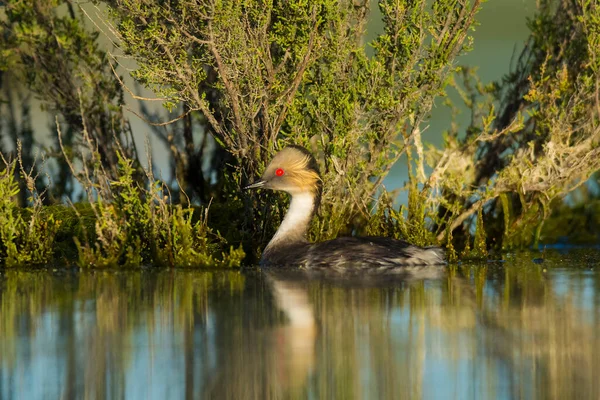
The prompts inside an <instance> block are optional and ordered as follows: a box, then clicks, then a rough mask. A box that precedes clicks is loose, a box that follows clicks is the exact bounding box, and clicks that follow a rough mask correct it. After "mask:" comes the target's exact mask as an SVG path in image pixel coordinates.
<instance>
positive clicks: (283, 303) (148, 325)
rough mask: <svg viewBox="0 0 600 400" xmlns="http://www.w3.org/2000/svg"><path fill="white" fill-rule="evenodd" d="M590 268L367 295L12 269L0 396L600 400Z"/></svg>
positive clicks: (0, 307)
mask: <svg viewBox="0 0 600 400" xmlns="http://www.w3.org/2000/svg"><path fill="white" fill-rule="evenodd" d="M594 260H595V259H590V260H586V259H583V260H582V259H581V258H578V257H572V258H567V260H566V261H565V259H564V258H562V256H559V255H549V256H546V259H545V260H544V262H543V263H542V264H535V263H533V262H532V261H531V258H530V257H519V258H516V259H510V260H508V261H507V262H506V263H505V265H499V264H490V263H485V264H470V265H461V266H457V267H455V268H453V269H450V270H449V271H448V273H447V274H446V275H445V276H443V277H442V278H440V279H429V280H410V281H406V280H405V281H398V282H390V283H387V284H385V285H381V284H377V285H371V286H364V285H363V284H361V283H360V282H356V281H354V282H343V281H333V282H331V281H327V280H323V279H319V280H311V279H302V278H299V277H298V276H287V275H285V274H276V275H275V274H265V273H262V272H254V271H249V272H245V273H240V272H234V271H218V272H211V271H208V272H207V271H192V270H187V271H186V270H163V271H160V272H157V271H140V270H136V271H127V272H120V271H102V272H90V271H83V272H78V273H71V272H65V271H59V272H55V273H49V272H48V271H41V272H36V271H14V270H7V271H5V273H3V275H1V278H0V288H1V289H0V335H2V338H3V340H2V341H1V342H0V343H1V344H0V397H3V398H10V397H11V396H12V395H14V394H15V393H24V394H31V395H35V392H30V391H31V390H34V389H32V388H29V384H28V383H26V382H30V381H31V379H35V380H36V381H39V382H40V387H43V388H44V390H45V392H44V393H46V394H47V395H54V396H66V397H67V398H71V397H75V398H83V397H90V396H92V397H103V398H104V397H127V396H131V395H137V396H138V397H161V396H163V397H164V396H167V395H170V396H175V397H183V396H184V395H185V396H186V397H187V398H198V397H203V398H211V397H218V398H287V397H291V398H299V397H302V398H306V397H318V398H356V397H371V398H422V397H426V398H429V397H432V396H435V395H440V394H441V393H444V395H447V396H449V397H454V398H465V397H473V398H515V397H527V398H536V397H537V398H590V397H597V396H598V395H599V394H600V388H599V386H598V384H597V382H596V379H594V375H593V372H594V371H595V370H596V368H597V367H598V366H599V365H598V363H599V361H598V360H600V340H599V339H598V337H597V335H596V334H595V332H596V331H597V330H598V329H599V328H600V318H599V317H600V314H599V313H598V307H597V305H598V304H600V297H599V296H598V293H599V291H598V289H599V288H598V285H599V283H600V275H598V273H597V272H595V271H592V270H590V269H589V268H588V267H591V266H593V265H594V263H595V262H596V261H594ZM565 262H566V263H568V265H569V266H571V267H573V268H570V269H569V270H562V269H559V268H555V266H556V265H563V266H564V265H565ZM48 343H51V345H48ZM38 346H41V347H38ZM40 349H41V350H40ZM45 360H50V361H45ZM45 362H46V363H47V362H50V364H51V365H53V366H54V367H53V368H50V369H40V367H39V366H40V365H41V366H43V365H45V364H44V363H45ZM36 365H37V366H38V367H37V368H36ZM431 382H436V384H435V385H432V384H431ZM28 390H29V391H28Z"/></svg>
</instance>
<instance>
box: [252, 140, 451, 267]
mask: <svg viewBox="0 0 600 400" xmlns="http://www.w3.org/2000/svg"><path fill="white" fill-rule="evenodd" d="M322 188H323V181H322V179H321V174H320V172H319V167H318V164H317V161H316V160H315V158H314V157H313V155H312V154H311V153H310V152H309V151H308V150H306V149H305V148H304V147H302V146H298V145H290V146H287V147H285V148H283V149H282V150H281V151H279V152H278V153H277V154H275V156H274V157H273V159H272V160H271V162H270V163H269V164H268V165H267V167H266V169H265V171H264V173H263V174H262V177H261V178H260V179H259V180H258V181H256V182H254V183H252V184H250V185H248V186H246V187H245V188H244V189H270V190H274V191H283V192H286V193H288V194H289V195H290V196H291V201H290V206H289V209H288V211H287V213H286V214H285V217H284V218H283V221H282V222H281V225H280V226H279V228H278V229H277V231H276V232H275V235H274V236H273V237H272V238H271V240H270V241H269V243H268V244H267V246H266V247H265V249H264V251H263V253H262V257H261V259H260V265H261V266H262V267H275V266H299V267H301V268H305V269H328V270H335V271H341V272H348V271H357V272H358V271H365V270H367V271H370V272H390V271H392V272H393V271H402V270H405V269H407V268H408V267H418V266H421V267H423V266H433V265H438V266H439V265H445V264H446V262H445V254H444V251H443V250H442V249H441V248H439V247H435V246H431V247H420V246H416V245H413V244H410V243H408V242H406V241H403V240H398V239H394V238H389V237H374V236H365V237H356V236H349V237H338V238H336V239H332V240H327V241H323V242H317V243H310V242H309V241H308V240H307V232H308V229H309V226H310V222H311V220H312V218H313V217H314V215H315V213H316V212H317V210H318V207H319V204H320V201H321V193H322Z"/></svg>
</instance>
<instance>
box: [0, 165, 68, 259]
mask: <svg viewBox="0 0 600 400" xmlns="http://www.w3.org/2000/svg"><path fill="white" fill-rule="evenodd" d="M15 166H16V164H15V162H12V163H7V162H5V163H4V169H3V170H1V171H0V266H6V267H28V266H32V265H45V264H48V263H50V262H51V261H52V256H53V253H54V236H55V234H56V232H57V230H58V228H59V226H60V221H59V220H56V219H55V218H54V217H53V216H49V217H47V218H46V217H42V215H41V214H42V203H41V201H38V199H35V198H34V196H35V193H34V192H32V198H30V201H31V203H32V204H33V206H32V207H31V208H30V209H28V213H27V214H28V215H27V214H25V215H23V214H21V213H20V209H19V207H18V206H17V202H16V196H17V195H18V194H19V185H18V183H17V182H16V180H15V177H14V175H15ZM26 178H30V177H26Z"/></svg>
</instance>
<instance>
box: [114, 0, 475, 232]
mask: <svg viewBox="0 0 600 400" xmlns="http://www.w3.org/2000/svg"><path fill="white" fill-rule="evenodd" d="M109 4H110V5H111V15H112V17H113V18H114V19H115V21H116V26H117V29H118V31H119V34H120V35H121V47H122V49H123V51H124V52H125V53H126V54H128V55H131V56H133V57H134V58H135V59H136V60H137V61H138V65H139V68H138V69H137V70H136V71H135V72H134V73H133V76H134V77H135V78H136V79H138V80H139V81H140V82H142V83H144V84H145V85H147V86H149V87H150V88H152V89H153V90H155V91H157V92H158V93H160V95H161V96H163V97H165V98H166V99H167V100H166V102H165V105H166V106H167V107H168V108H172V107H173V105H175V104H177V103H178V102H180V101H183V102H185V103H186V104H187V106H188V107H189V108H190V109H191V110H197V111H199V112H201V113H202V115H203V116H204V118H205V121H206V125H207V127H208V129H210V131H211V132H212V134H213V135H214V137H215V138H216V140H217V142H218V143H220V144H222V145H223V146H224V147H225V148H226V150H227V151H228V152H229V153H230V154H231V155H232V156H233V157H234V158H235V161H236V163H235V164H234V165H235V166H236V170H235V171H234V172H233V173H232V174H231V177H232V178H233V179H235V180H240V181H241V183H243V182H245V181H248V180H252V179H255V178H256V177H257V176H258V175H260V173H261V172H262V169H263V168H264V165H265V161H266V160H268V159H269V158H270V157H272V155H273V154H274V152H275V151H276V150H277V149H279V148H281V147H283V146H285V145H286V144H290V143H296V144H301V145H304V146H306V147H308V148H309V149H311V150H313V151H314V152H315V153H317V154H318V156H319V159H320V160H321V161H322V171H323V174H324V183H325V184H324V187H325V192H324V193H323V198H322V209H321V213H320V216H319V219H318V221H317V223H316V225H315V227H314V228H313V230H312V237H313V238H314V239H317V240H321V239H326V238H331V237H335V236H337V235H338V234H340V233H348V232H351V231H355V230H356V229H359V230H360V229H363V227H361V226H357V225H356V223H358V224H364V222H365V221H368V220H369V219H370V214H371V211H372V209H373V207H374V202H373V201H372V198H373V196H374V194H375V193H376V192H377V190H378V189H379V187H380V184H381V182H382V180H383V178H384V177H385V176H386V175H387V173H388V172H389V169H390V167H391V165H392V164H393V163H394V162H395V161H396V160H398V159H399V157H400V156H401V155H402V154H405V153H415V157H416V158H418V159H419V160H422V159H423V148H422V145H421V142H420V130H419V128H420V125H421V124H422V123H423V121H424V120H425V119H426V118H427V115H428V113H429V111H430V110H431V106H432V104H433V99H434V98H435V96H437V95H439V94H441V93H443V88H444V86H445V84H446V81H447V78H448V76H449V75H448V74H449V73H450V72H451V71H452V69H453V67H452V63H453V60H454V58H455V57H456V55H457V54H458V53H459V52H460V51H461V50H463V49H466V48H468V47H469V45H467V46H466V47H465V46H463V44H464V43H465V40H466V39H467V32H468V30H469V29H470V28H471V27H472V26H473V25H474V15H475V13H476V12H477V10H478V9H479V4H480V1H478V0H476V1H467V0H462V1H458V2H457V1H454V0H439V1H437V2H435V5H434V7H433V8H432V9H430V8H429V7H427V6H426V1H425V0H420V1H381V2H380V8H381V11H382V13H383V16H384V23H385V32H384V34H383V35H381V36H380V37H379V38H378V39H377V40H376V41H375V42H374V43H373V44H372V46H373V48H374V50H375V55H374V56H373V57H368V56H367V53H366V49H365V46H364V43H363V41H362V40H363V39H362V38H363V35H364V27H365V23H366V21H367V18H368V4H367V3H365V4H360V5H357V4H355V2H353V1H332V0H319V1H312V2H306V1H297V0H294V1H287V2H268V1H267V2H263V1H251V2H238V1H223V2H211V1H200V2H196V1H194V2H190V1H181V2H167V3H160V4H155V3H147V2H140V1H138V0H116V1H111V2H109ZM421 164H422V162H421ZM424 179H425V176H424V172H423V170H422V168H420V169H418V176H417V180H416V182H417V183H418V184H422V183H423V182H424ZM243 196H244V197H245V196H248V195H247V194H244V195H243ZM250 196H256V195H254V194H250ZM341 198H344V199H350V200H349V201H347V202H343V204H339V199H341ZM252 200H254V201H252ZM257 200H258V199H257V198H256V197H255V198H254V199H248V198H243V199H242V201H243V204H244V208H245V213H244V221H241V225H242V226H253V227H256V228H255V229H254V231H253V232H251V233H256V232H257V231H258V232H266V233H267V234H266V235H265V236H266V237H268V236H269V234H268V233H269V232H272V231H273V226H274V225H276V222H277V220H278V218H277V214H278V213H277V212H275V213H274V214H275V218H273V216H272V215H271V214H270V213H262V212H260V211H254V210H256V209H257V208H258V207H257V204H258V201H257ZM261 200H263V201H264V199H261ZM399 215H402V214H399ZM420 217H422V215H418V214H415V215H413V214H410V215H409V221H403V222H402V224H403V225H405V226H407V227H409V228H407V229H408V230H414V232H412V231H411V232H409V233H410V235H411V237H413V236H414V237H419V238H420V242H422V243H431V242H432V237H431V235H427V234H425V227H424V225H423V221H422V220H421V222H419V221H418V218H420ZM265 221H269V222H267V223H266V225H263V224H265ZM253 236H255V235H251V237H253ZM251 237H249V238H248V237H247V238H246V240H248V239H250V240H252V239H251Z"/></svg>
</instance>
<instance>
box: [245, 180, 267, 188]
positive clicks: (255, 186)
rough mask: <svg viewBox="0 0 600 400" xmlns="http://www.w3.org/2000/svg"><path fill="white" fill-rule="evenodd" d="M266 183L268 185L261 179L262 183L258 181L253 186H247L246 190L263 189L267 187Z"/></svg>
mask: <svg viewBox="0 0 600 400" xmlns="http://www.w3.org/2000/svg"><path fill="white" fill-rule="evenodd" d="M265 183H267V181H264V180H262V179H261V180H260V181H256V182H254V183H253V184H251V185H248V186H246V187H245V188H244V190H248V189H256V188H261V187H263V186H265Z"/></svg>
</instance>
